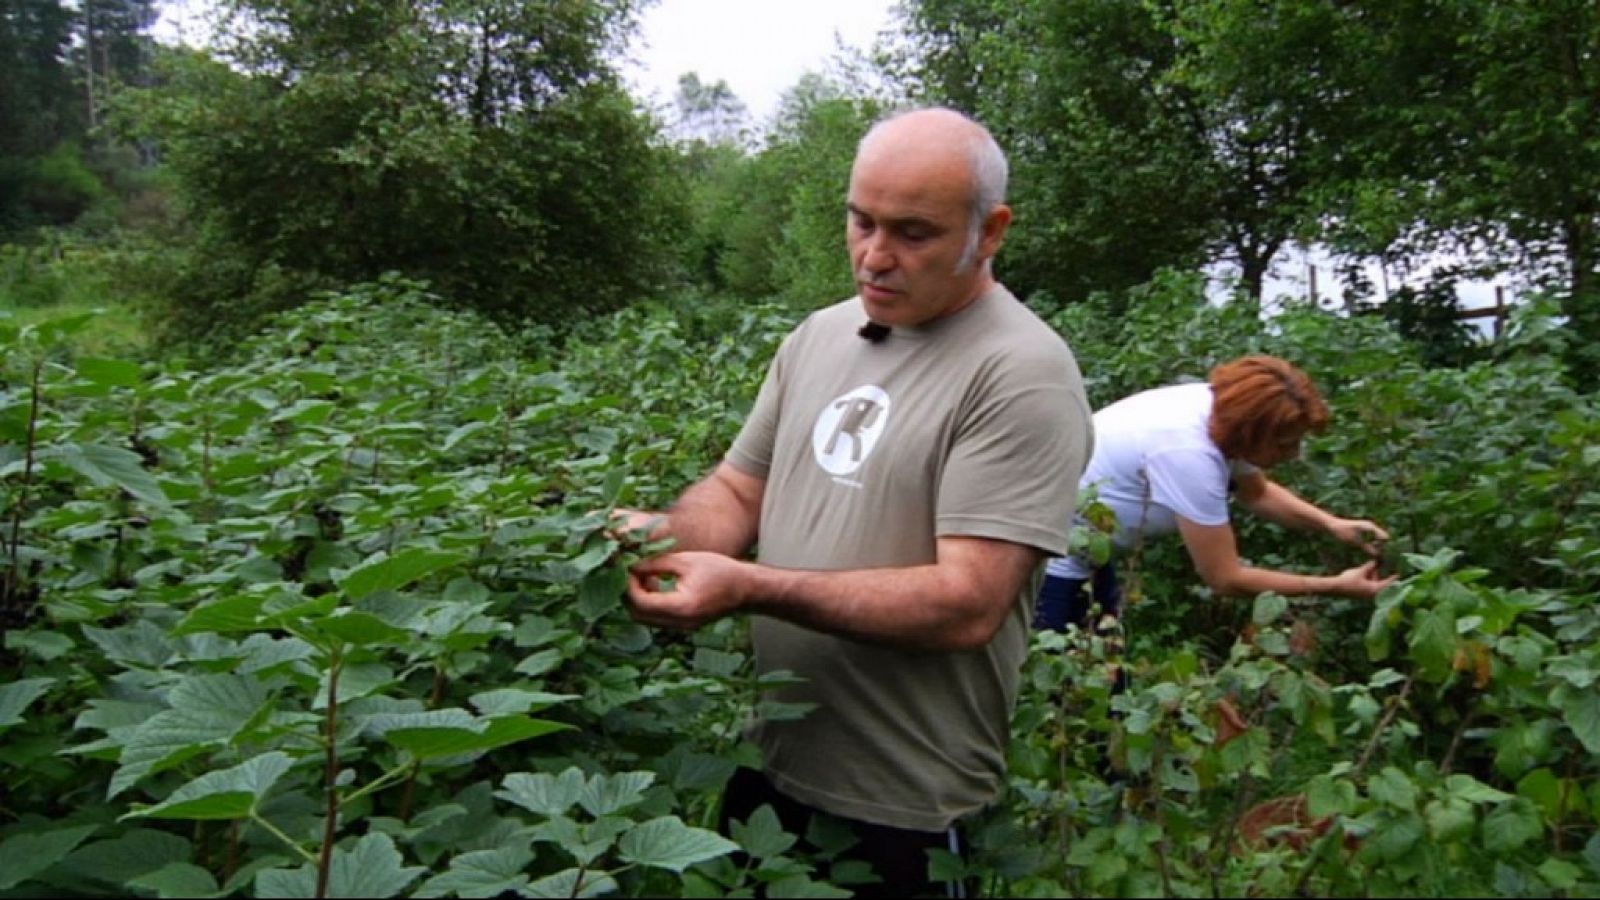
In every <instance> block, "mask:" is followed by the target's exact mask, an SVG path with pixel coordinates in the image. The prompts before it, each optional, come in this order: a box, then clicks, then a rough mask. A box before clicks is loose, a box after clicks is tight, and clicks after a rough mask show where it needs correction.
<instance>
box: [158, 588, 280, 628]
mask: <svg viewBox="0 0 1600 900" xmlns="http://www.w3.org/2000/svg"><path fill="white" fill-rule="evenodd" d="M266 602H267V598H266V597H264V596H261V595H258V594H240V595H238V596H236V597H228V598H226V599H223V600H218V601H216V602H213V603H207V604H205V605H204V606H197V607H195V608H194V609H192V610H190V611H189V614H188V615H187V616H184V617H183V621H182V622H179V623H178V627H176V628H174V629H172V633H173V634H174V635H178V636H182V635H186V634H197V633H200V632H214V633H216V634H233V633H236V632H240V631H254V630H256V629H257V628H258V627H261V626H260V625H259V620H260V618H261V607H262V606H263V605H265V604H266Z"/></svg>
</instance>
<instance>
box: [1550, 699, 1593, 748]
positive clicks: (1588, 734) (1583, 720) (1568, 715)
mask: <svg viewBox="0 0 1600 900" xmlns="http://www.w3.org/2000/svg"><path fill="white" fill-rule="evenodd" d="M1554 700H1555V702H1556V704H1557V705H1559V706H1560V707H1561V718H1562V719H1563V720H1564V721H1565V722H1566V723H1567V727H1568V728H1571V729H1572V733H1573V734H1575V735H1577V737H1578V740H1579V741H1581V742H1582V743H1583V749H1584V750H1586V751H1588V752H1589V754H1590V755H1597V754H1600V690H1574V689H1571V688H1568V687H1566V686H1562V687H1561V688H1559V689H1557V690H1556V692H1555V697H1554Z"/></svg>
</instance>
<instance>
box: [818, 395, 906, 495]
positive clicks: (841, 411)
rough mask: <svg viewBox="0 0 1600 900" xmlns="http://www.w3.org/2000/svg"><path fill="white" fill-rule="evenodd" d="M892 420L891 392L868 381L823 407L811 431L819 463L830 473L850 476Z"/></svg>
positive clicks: (870, 452) (870, 451)
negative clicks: (885, 391)
mask: <svg viewBox="0 0 1600 900" xmlns="http://www.w3.org/2000/svg"><path fill="white" fill-rule="evenodd" d="M888 423H889V395H888V394H887V393H884V390H883V388H880V387H878V386H876V385H871V384H866V385H862V386H861V387H858V388H856V389H855V390H853V391H851V392H850V393H848V394H844V395H842V396H840V397H838V398H836V399H834V400H833V401H832V402H831V403H829V404H828V405H827V406H826V407H824V408H823V410H822V415H820V416H817V424H816V427H815V428H813V429H812V430H811V449H812V451H813V452H814V453H815V454H816V457H817V465H819V466H821V467H822V468H823V469H824V470H825V471H827V472H828V473H829V474H831V475H849V474H851V473H853V472H855V471H856V470H857V469H859V468H861V464H862V463H863V462H866V460H867V457H868V456H871V455H872V448H873V447H874V446H876V445H877V443H878V438H879V437H881V436H882V435H883V429H884V426H885V425H887V424H888Z"/></svg>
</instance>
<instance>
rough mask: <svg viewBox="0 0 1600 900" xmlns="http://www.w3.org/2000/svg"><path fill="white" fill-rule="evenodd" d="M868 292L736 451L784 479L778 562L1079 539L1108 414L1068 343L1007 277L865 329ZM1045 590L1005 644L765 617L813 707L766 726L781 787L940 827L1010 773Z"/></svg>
mask: <svg viewBox="0 0 1600 900" xmlns="http://www.w3.org/2000/svg"><path fill="white" fill-rule="evenodd" d="M866 321H867V318H866V314H865V312H864V310H863V307H862V305H861V302H860V300H859V298H856V299H851V300H848V301H845V302H843V303H840V304H837V305H835V306H832V307H829V308H827V309H824V310H821V311H819V312H816V313H814V314H812V315H811V316H810V317H809V318H807V319H806V321H805V322H803V323H802V324H801V325H800V327H799V328H797V329H796V330H795V331H794V332H793V333H792V334H790V335H789V336H788V338H786V339H785V341H784V343H783V345H782V347H780V348H779V350H778V353H777V356H776V357H775V358H774V359H773V362H772V365H771V368H770V369H769V370H768V373H767V378H766V381H765V383H764V384H763V385H762V387H761V392H760V395H759V397H758V398H757V400H756V405H755V408H754V409H753V410H752V411H751V414H750V418H749V419H748V420H747V421H746V423H745V425H744V428H743V430H742V431H741V432H740V434H739V438H738V440H736V441H735V442H734V445H733V447H732V449H731V450H730V451H729V452H728V456H727V461H728V462H729V463H730V464H731V465H733V466H735V467H737V468H738V469H740V470H741V471H743V472H746V473H748V474H751V475H754V476H757V477H761V478H765V479H766V493H765V495H764V498H763V502H762V508H761V522H760V535H759V542H760V553H759V558H760V562H761V563H763V564H765V565H769V566H775V567H778V568H787V569H810V570H846V569H868V568H880V567H887V566H894V567H904V566H920V565H928V564H932V563H934V562H937V545H936V539H937V538H939V537H947V536H952V537H953V536H965V537H983V538H994V539H999V540H1005V541H1012V542H1015V543H1019V544H1026V545H1028V546H1031V547H1036V548H1038V549H1040V550H1042V551H1044V552H1045V553H1046V554H1050V555H1057V556H1059V555H1062V554H1064V553H1065V552H1066V550H1067V531H1068V526H1069V523H1070V522H1071V521H1072V512H1073V503H1074V500H1075V498H1076V495H1077V485H1078V476H1079V475H1080V474H1081V473H1082V471H1083V467H1084V465H1085V463H1086V462H1087V460H1088V457H1089V451H1090V449H1091V444H1092V433H1091V424H1090V411H1089V404H1088V400H1087V398H1086V397H1085V395H1084V391H1083V382H1082V378H1081V376H1080V375H1079V372H1078V366H1077V363H1076V362H1075V361H1074V359H1073V357H1072V352H1071V351H1070V350H1069V349H1068V348H1067V345H1066V343H1065V342H1064V341H1063V340H1062V339H1061V337H1060V336H1059V335H1057V334H1056V333H1055V332H1054V331H1052V330H1051V329H1050V328H1049V326H1047V325H1045V324H1044V323H1043V322H1042V321H1040V320H1039V318H1038V317H1037V316H1035V315H1034V314H1033V313H1032V311H1030V310H1029V309H1028V308H1027V307H1026V306H1024V305H1023V304H1021V303H1019V302H1017V300H1016V298H1014V297H1013V296H1012V295H1011V294H1010V293H1009V292H1008V291H1006V290H1005V289H1004V288H1003V287H999V286H996V287H995V288H994V289H993V290H991V291H989V292H987V293H986V294H985V295H984V296H983V297H981V298H979V299H978V300H976V301H974V302H973V303H972V304H971V305H969V306H968V307H967V308H965V309H963V310H961V311H960V312H958V313H956V314H954V315H951V316H947V317H945V318H943V319H939V320H936V321H934V322H931V323H929V324H926V325H923V326H919V327H914V328H896V329H894V330H893V331H892V332H891V333H890V335H889V337H888V338H887V339H886V340H884V341H883V342H882V343H879V344H871V343H869V342H867V341H866V340H864V339H862V338H860V337H858V336H857V335H856V331H857V329H859V328H860V327H861V325H862V324H864V323H865V322H866ZM1031 607H1032V598H1031V597H1029V596H1018V597H1017V598H1016V604H1015V608H1014V610H1013V612H1012V615H1010V616H1009V617H1008V618H1007V619H1006V621H1005V624H1004V625H1003V626H1002V627H1001V628H1000V631H999V632H998V633H997V634H996V635H995V637H994V639H993V640H992V641H990V642H989V644H988V645H986V646H984V647H982V648H978V649H975V650H970V651H960V652H944V651H913V650H905V649H896V648H892V647H886V646H883V645H879V644H870V643H865V642H861V641H855V640H850V639H846V638H841V637H836V636H833V635H830V634H825V633H822V632H818V631H812V630H808V629H805V628H801V627H798V626H795V625H791V624H789V623H787V622H783V621H779V620H777V619H773V618H770V617H764V616H757V617H756V618H755V619H754V620H753V624H752V635H753V640H754V644H755V657H756V667H757V669H758V670H759V671H760V672H763V673H764V672H770V671H774V670H789V671H792V672H794V673H796V674H798V675H801V676H803V677H804V678H805V679H806V683H805V684H803V685H800V686H796V687H791V688H784V689H782V690H780V691H777V692H775V695H774V696H773V699H776V700H779V701H783V702H792V703H812V704H816V705H817V708H816V709H815V710H814V711H813V712H811V713H810V714H809V715H807V716H806V717H805V718H804V719H803V720H800V721H757V722H756V723H755V724H754V726H753V727H752V736H753V737H754V739H755V741H756V742H757V743H758V744H759V745H760V746H761V748H762V751H763V753H764V755H765V758H766V766H767V775H768V777H769V778H770V779H771V780H772V782H773V784H774V785H775V786H776V787H777V788H778V789H779V790H780V791H782V792H783V793H785V794H787V795H789V796H791V797H793V798H794V799H796V800H799V801H801V802H802V803H807V804H810V805H811V806H814V807H817V808H819V809H822V810H825V811H827V812H831V813H834V814H836V815H840V816H845V817H848V818H853V819H859V820H863V821H868V822H874V823H877V824H882V825H888V826H891V827H896V828H905V829H912V830H917V831H939V830H943V829H945V828H947V827H949V825H950V823H951V822H952V821H953V820H955V819H956V818H958V817H960V816H963V815H966V814H968V813H971V812H974V811H976V810H978V809H980V808H982V807H983V806H985V805H987V804H988V803H989V802H990V801H991V800H993V799H994V797H995V795H996V794H997V792H998V790H999V788H1000V785H1001V783H1002V779H1003V777H1004V774H1005V750H1006V744H1007V739H1008V729H1009V722H1010V717H1011V711H1012V709H1013V708H1014V706H1015V701H1016V695H1017V682H1018V680H1019V677H1020V669H1021V665H1022V661H1023V657H1024V655H1025V654H1026V652H1027V647H1028V619H1029V611H1030V609H1031Z"/></svg>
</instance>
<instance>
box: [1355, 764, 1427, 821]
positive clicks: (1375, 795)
mask: <svg viewBox="0 0 1600 900" xmlns="http://www.w3.org/2000/svg"><path fill="white" fill-rule="evenodd" d="M1367 793H1368V794H1371V795H1372V799H1374V800H1376V801H1378V802H1379V803H1382V804H1384V805H1386V806H1392V807H1395V808H1396V809H1403V810H1407V811H1415V810H1416V808H1417V786H1416V785H1414V784H1412V783H1411V779H1410V778H1409V777H1408V776H1407V775H1406V774H1405V773H1404V772H1402V771H1400V770H1399V769H1397V768H1395V767H1394V766H1386V767H1385V768H1384V769H1383V771H1381V772H1379V773H1378V774H1377V775H1374V776H1373V777H1372V780H1371V781H1370V782H1368V783H1367Z"/></svg>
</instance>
